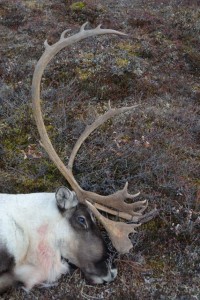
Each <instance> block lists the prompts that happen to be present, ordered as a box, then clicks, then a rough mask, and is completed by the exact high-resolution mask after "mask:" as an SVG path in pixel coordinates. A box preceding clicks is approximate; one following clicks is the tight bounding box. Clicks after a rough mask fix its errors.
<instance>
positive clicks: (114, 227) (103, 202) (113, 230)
mask: <svg viewBox="0 0 200 300" xmlns="http://www.w3.org/2000/svg"><path fill="white" fill-rule="evenodd" d="M86 25H87V23H85V24H83V25H82V26H81V29H80V31H79V32H78V33H77V34H75V35H72V36H69V37H65V34H66V32H68V31H69V30H65V31H64V32H63V33H62V34H61V36H60V39H59V41H58V42H57V43H55V44H53V45H51V46H50V45H49V44H48V43H47V41H45V43H44V45H45V51H44V53H43V55H42V56H41V58H40V60H39V61H38V63H37V65H36V67H35V71H34V74H33V81H32V100H33V114H34V117H35V120H36V124H37V128H38V131H39V134H40V138H41V143H42V145H43V147H44V148H45V150H46V151H47V153H48V154H49V156H50V158H51V160H52V161H53V162H54V163H55V165H56V166H57V167H58V169H59V170H60V172H61V173H62V174H63V175H64V177H65V178H66V180H67V181H68V182H69V184H70V185H71V187H72V189H73V190H74V191H75V192H76V194H77V197H78V199H79V201H82V202H85V203H86V204H87V205H88V207H89V208H90V209H91V210H92V212H93V213H94V214H95V216H96V217H97V218H98V219H99V220H100V221H101V222H102V224H103V225H104V227H105V228H106V230H107V231H108V234H109V236H110V238H111V240H112V242H113V245H114V246H115V247H116V249H117V250H118V251H119V252H121V253H125V252H128V251H129V250H130V248H131V247H132V244H131V242H130V240H129V238H128V235H129V233H131V232H135V230H134V229H135V228H136V227H138V226H139V225H140V224H125V223H122V222H114V221H111V220H108V219H106V218H105V217H103V216H102V215H101V214H100V213H99V212H98V210H97V208H98V209H100V210H104V211H107V212H108V213H111V214H114V215H119V216H120V217H124V218H125V219H128V220H133V221H135V222H138V221H139V220H140V219H141V218H144V215H142V213H143V211H144V210H145V209H146V207H147V205H148V203H147V201H138V202H135V203H131V204H128V203H126V202H125V200H126V199H134V198H135V197H136V196H138V195H139V193H137V194H135V195H131V194H129V193H128V191H127V188H128V183H126V184H125V187H124V188H123V189H122V190H120V191H118V192H116V193H114V194H112V195H109V196H101V195H98V194H96V193H93V192H90V191H85V190H83V189H82V188H81V187H80V186H79V184H78V183H77V181H76V180H75V178H74V176H73V173H72V168H73V162H74V159H75V156H76V154H77V152H78V150H79V148H80V146H81V144H82V143H83V142H84V141H85V139H86V138H87V137H88V136H89V134H90V133H91V132H92V131H94V130H95V129H96V128H97V127H99V126H100V125H101V124H103V123H104V122H106V121H107V120H108V119H109V118H112V117H114V116H116V115H118V114H120V113H124V112H129V111H130V110H132V109H134V108H135V107H136V106H137V105H134V106H131V107H122V108H118V109H112V108H111V107H110V104H109V110H108V111H107V112H106V113H105V114H104V115H103V116H101V117H99V118H98V119H97V120H96V121H95V122H94V123H93V124H91V125H89V126H87V127H86V129H85V131H84V132H83V134H82V135H81V136H80V138H79V139H78V141H77V143H76V145H75V147H74V149H73V151H72V154H71V156H70V159H69V163H68V167H66V166H65V165H64V164H63V162H62V161H61V159H60V158H59V156H58V155H57V153H56V151H55V149H54V147H53V146H52V144H51V141H50V139H49V137H48V134H47V131H46V128H45V125H44V122H43V117H42V112H41V106H40V83H41V78H42V75H43V72H44V69H45V68H46V66H47V64H48V63H49V62H50V60H51V59H52V58H53V57H54V56H55V55H56V54H57V53H58V52H59V51H60V50H62V49H63V48H64V47H66V46H69V45H72V44H74V43H75V42H78V41H80V40H82V39H85V38H87V37H91V36H96V35H100V34H107V33H108V34H118V35H125V34H124V33H122V32H120V31H116V30H112V29H102V28H101V26H100V25H99V26H97V27H96V28H95V29H91V30H85V26H86ZM86 200H87V201H86ZM88 201H90V202H92V203H93V204H94V205H96V206H97V208H95V206H94V205H92V204H91V203H90V202H88ZM106 206H108V207H110V208H106ZM113 208H114V210H113ZM134 209H139V210H138V211H137V212H135V211H134ZM148 217H149V216H148ZM150 217H151V216H150Z"/></svg>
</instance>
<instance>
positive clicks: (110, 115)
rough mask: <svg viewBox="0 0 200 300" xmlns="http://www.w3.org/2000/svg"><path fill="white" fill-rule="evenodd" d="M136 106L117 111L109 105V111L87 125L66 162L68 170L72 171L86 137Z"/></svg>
mask: <svg viewBox="0 0 200 300" xmlns="http://www.w3.org/2000/svg"><path fill="white" fill-rule="evenodd" d="M137 106H138V105H133V106H129V107H121V108H117V109H113V108H111V106H110V103H109V104H108V107H109V110H108V111H107V112H106V113H105V114H104V115H102V116H100V117H98V118H97V119H96V120H95V121H94V122H93V123H92V124H91V125H88V126H87V127H86V128H85V130H84V131H83V133H82V134H81V136H80V137H79V139H78V140H77V142H76V144H75V146H74V148H73V150H72V153H71V155H70V158H69V162H68V168H69V169H71V170H72V168H73V164H74V159H75V156H76V154H77V152H78V150H79V149H80V147H81V145H82V143H83V142H84V141H85V140H86V139H87V138H88V136H89V135H90V134H91V133H92V132H93V131H94V130H95V129H97V128H98V127H99V126H100V125H102V124H103V123H105V122H106V121H107V120H109V119H111V118H113V117H114V116H116V115H119V114H121V113H124V112H127V111H128V112H129V111H131V110H132V109H134V108H136V107H137Z"/></svg>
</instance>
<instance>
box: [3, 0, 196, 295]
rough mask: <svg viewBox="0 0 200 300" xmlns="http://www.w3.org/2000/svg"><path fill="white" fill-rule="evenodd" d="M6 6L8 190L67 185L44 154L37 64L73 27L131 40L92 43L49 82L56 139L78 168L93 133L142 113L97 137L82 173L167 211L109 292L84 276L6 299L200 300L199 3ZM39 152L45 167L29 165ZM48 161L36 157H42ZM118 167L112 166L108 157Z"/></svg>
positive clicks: (121, 264)
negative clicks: (114, 111)
mask: <svg viewBox="0 0 200 300" xmlns="http://www.w3.org/2000/svg"><path fill="white" fill-rule="evenodd" d="M74 2H75V1H66V0H59V1H54V0H50V1H47V0H43V1H36V0H35V1H23V0H17V1H14V0H10V1H9V2H8V1H4V0H1V3H0V14H1V25H0V28H1V48H0V51H1V55H0V57H1V58H0V75H1V79H0V86H1V89H0V106H1V109H0V135H1V145H0V153H1V161H0V175H1V176H0V191H1V192H7V193H18V192H23V193H26V192H37V191H53V190H55V189H56V188H57V186H59V185H63V184H65V180H64V179H63V178H62V176H61V175H60V174H59V172H58V171H57V170H56V169H55V167H54V166H53V165H52V163H51V162H50V161H49V159H48V157H47V156H46V154H45V153H44V152H43V150H42V149H41V148H40V146H39V142H38V134H37V131H36V127H35V124H34V121H33V119H32V113H31V103H30V86H31V79H32V74H33V70H34V65H35V63H36V61H37V60H38V59H39V57H40V55H41V53H42V51H43V42H44V40H45V39H46V38H48V41H49V42H50V43H52V42H55V41H56V40H57V39H58V37H59V34H60V33H61V32H62V31H63V30H64V29H66V28H72V31H76V30H77V29H78V28H79V26H80V25H81V24H82V23H83V22H85V21H86V20H89V21H90V22H91V26H95V25H97V24H99V23H102V24H103V25H104V26H105V27H112V28H114V29H118V30H122V31H124V32H126V33H128V37H127V38H124V39H119V38H118V37H114V36H112V37H110V36H109V37H106V36H104V37H101V38H98V39H89V40H85V41H83V42H82V43H80V44H78V45H75V46H74V47H73V48H71V49H67V50H66V51H63V52H62V53H61V54H59V55H58V56H57V58H56V59H55V60H54V62H53V63H52V64H51V65H50V66H49V68H48V69H47V71H46V72H45V77H44V79H43V94H42V98H43V109H44V111H45V120H46V124H47V127H48V130H49V132H50V134H51V138H52V140H53V142H54V144H55V145H56V149H57V150H58V152H59V153H60V155H61V157H62V158H63V160H64V161H67V158H68V155H69V152H70V150H71V149H72V147H73V145H74V142H75V140H76V138H77V137H78V136H79V135H80V132H82V130H83V128H84V127H85V125H86V124H87V123H90V122H91V121H92V120H93V119H94V117H95V116H96V115H98V114H101V113H102V112H103V111H105V109H106V105H107V101H108V100H111V104H112V105H113V106H116V107H117V106H121V105H133V103H139V104H140V106H139V108H138V109H137V110H136V111H134V112H133V113H131V114H130V115H126V116H120V117H118V118H116V119H115V120H113V121H110V122H108V123H107V124H105V125H104V126H102V128H100V129H99V130H98V132H97V133H94V134H93V135H92V137H91V138H89V139H88V141H87V142H86V145H84V146H83V147H82V149H81V151H80V152H79V154H78V156H77V160H76V163H75V169H74V172H75V174H76V177H77V179H78V181H79V183H80V184H81V186H82V187H83V188H86V189H90V190H92V191H97V192H99V193H102V194H103V193H104V194H107V193H110V192H113V191H116V190H117V189H119V188H121V187H122V186H123V184H124V183H125V181H126V180H128V181H129V183H130V184H129V187H130V191H132V192H135V191H138V190H141V192H142V195H141V199H144V198H146V199H148V200H149V206H150V207H151V208H152V207H154V206H155V205H156V206H157V207H158V209H159V210H160V215H159V217H158V218H157V219H156V220H153V221H151V222H150V223H148V224H146V225H144V226H143V227H141V228H140V229H139V230H138V234H137V235H135V236H133V237H132V241H133V244H134V250H133V251H132V252H131V253H130V254H128V255H124V256H119V257H118V258H117V265H118V268H119V275H118V278H117V280H116V281H115V282H114V283H112V284H110V285H108V286H88V285H87V283H85V281H84V279H83V278H82V277H81V274H80V271H79V270H76V271H75V273H74V274H73V276H71V277H67V278H66V277H63V278H62V279H61V280H60V281H59V282H58V285H57V286H55V287H52V288H48V289H40V288H35V289H34V290H33V291H32V292H31V293H30V294H26V293H25V292H24V291H22V290H21V289H19V288H18V289H15V290H12V291H11V292H9V293H7V294H5V295H4V296H3V297H2V298H0V299H9V300H10V299H42V300H43V299H131V300H133V299H177V300H178V299H184V300H185V299H188V300H190V299H198V298H199V297H200V294H199V271H200V265H199V264H200V261H199V257H200V253H199V249H200V243H199V235H198V230H199V222H200V221H199V207H200V197H199V194H200V192H199V191H200V181H199V174H200V164H199V155H200V148H199V142H200V121H199V99H200V84H199V77H198V76H199V67H200V54H199V49H200V40H199V36H200V35H199V33H200V21H199V20H200V10H199V6H198V1H195V0H190V1H186V0H182V1H178V0H176V1H164V2H163V1H159V0H157V1H153V0H152V1H146V0H143V1H137V0H136V1H132V0H123V1H122V0H121V1H118V2H116V1H113V0H108V1H106V2H105V1H101V0H100V1H98V2H97V1H95V0H93V1H92V0H86V1H84V3H85V5H84V7H82V8H81V9H73V6H71V5H72V4H73V3H74ZM30 145H34V146H31V147H33V149H35V151H36V153H40V152H41V155H39V157H36V158H35V157H33V156H31V155H30V156H29V157H28V159H24V153H27V151H28V150H27V149H28V147H30ZM36 156H37V155H36ZM108 158H109V159H108Z"/></svg>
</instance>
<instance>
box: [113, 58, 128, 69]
mask: <svg viewBox="0 0 200 300" xmlns="http://www.w3.org/2000/svg"><path fill="white" fill-rule="evenodd" d="M128 64H129V60H128V59H125V58H117V60H116V65H117V66H118V67H127V66H128Z"/></svg>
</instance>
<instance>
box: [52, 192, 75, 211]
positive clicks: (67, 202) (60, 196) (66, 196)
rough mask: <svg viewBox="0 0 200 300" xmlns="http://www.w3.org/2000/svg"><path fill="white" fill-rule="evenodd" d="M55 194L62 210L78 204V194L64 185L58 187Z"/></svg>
mask: <svg viewBox="0 0 200 300" xmlns="http://www.w3.org/2000/svg"><path fill="white" fill-rule="evenodd" d="M55 196H56V203H57V206H58V209H59V210H60V211H62V212H65V211H66V210H68V209H70V208H73V207H75V206H77V204H78V199H77V197H76V194H75V193H74V192H72V191H70V190H69V189H68V188H66V187H63V186H62V187H60V188H58V189H57V191H56V195H55Z"/></svg>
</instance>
